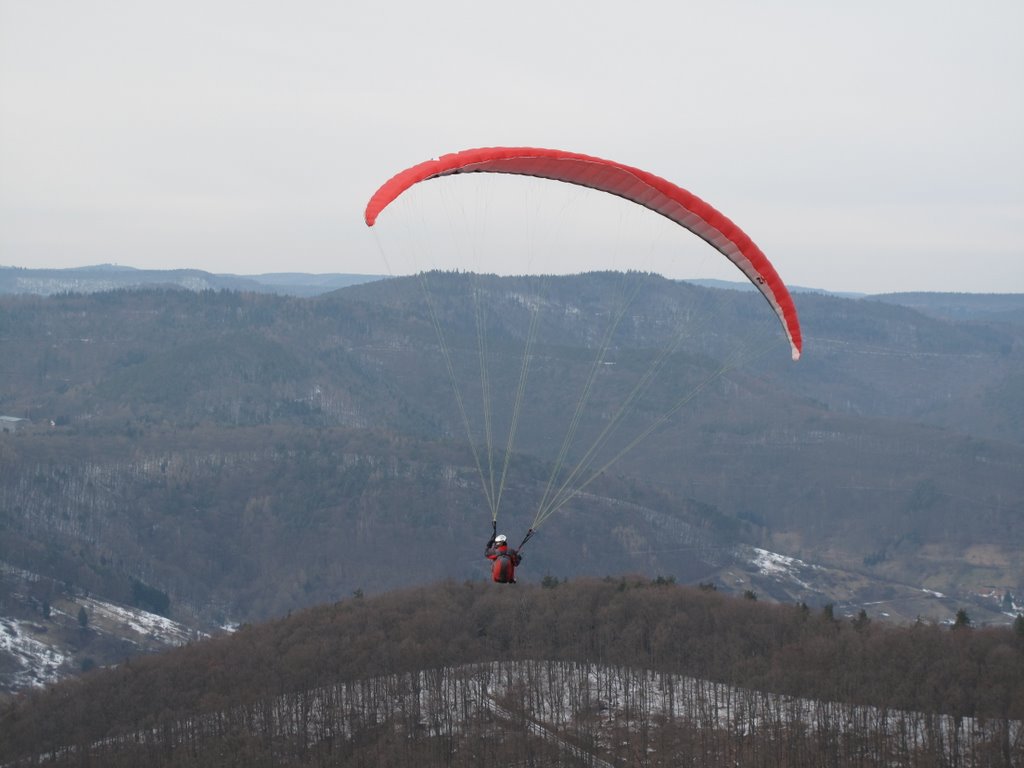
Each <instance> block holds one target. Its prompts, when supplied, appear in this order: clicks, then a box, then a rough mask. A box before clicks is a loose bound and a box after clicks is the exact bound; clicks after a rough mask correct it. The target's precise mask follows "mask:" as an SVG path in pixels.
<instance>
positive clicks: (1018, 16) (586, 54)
mask: <svg viewBox="0 0 1024 768" xmlns="http://www.w3.org/2000/svg"><path fill="white" fill-rule="evenodd" d="M1022 30H1024V3H1022V2H1021V1H1020V0H992V1H991V2H986V1H985V0H979V2H975V3H964V2H962V1H959V2H949V1H948V0H928V1H927V2H899V0H885V1H884V2H873V1H872V0H867V1H866V2H858V3H838V2H822V1H821V0H808V1H807V2H799V1H797V0H788V1H786V2H775V3H771V2H753V1H751V2H736V1H735V0H725V1H724V2H707V0H704V2H700V3H696V2H683V1H681V0H665V1H664V2H643V1H642V0H632V2H628V3H627V2H623V0H617V2H606V1H605V0H586V2H552V0H546V1H545V2H536V1H535V0H517V2H514V3H503V4H500V5H499V4H493V3H487V2H483V1H482V0H475V2H458V1H457V0H428V1H424V0H399V1H397V2H396V1H394V0H390V1H389V0H378V2H358V3H357V2H350V1H345V2H341V1H339V2H327V1H326V0H294V1H293V2H283V0H279V1H278V2H267V1H265V0H255V1H254V0H245V1H244V2H243V1H238V2H229V1H226V0H202V2H199V1H197V0H176V2H173V3H172V2H166V1H165V2H150V1H149V0H121V1H119V2H114V1H113V0H65V1H62V2H61V1H57V0H0V265H5V266H22V267H68V266H83V265H88V264H97V263H118V264H123V265H128V266H134V267H140V268H172V267H196V268H200V269H205V270H209V271H212V272H234V273H243V274H254V273H262V272H283V271H304V272H364V273H380V272H382V271H385V270H384V267H383V265H382V263H381V252H380V247H379V245H378V241H377V238H375V236H374V234H373V233H372V232H371V231H370V230H368V229H367V228H366V227H365V225H364V224H363V223H362V212H363V208H364V206H365V204H366V201H367V199H368V198H369V196H370V195H371V194H372V193H373V192H374V190H375V189H376V188H377V187H378V186H379V185H380V184H381V183H382V182H383V181H385V180H386V179H387V178H388V177H389V176H391V175H392V174H393V173H395V172H397V171H399V170H401V169H402V168H404V167H406V166H409V165H413V164H415V163H417V162H420V161H422V160H425V159H427V158H429V157H433V156H436V155H439V154H442V153H445V152H450V151H455V150H459V149H464V148H468V147H476V146H488V145H534V146H545V147H556V148H561V149H569V150H574V151H578V152H584V153H587V154H592V155H598V156H603V157H608V158H612V159H615V160H618V161H620V162H624V163H627V164H630V165H635V166H639V167H641V168H644V169H646V170H649V171H652V172H654V173H657V174H659V175H661V176H664V177H666V178H668V179H670V180H672V181H674V182H676V183H677V184H679V185H681V186H683V187H685V188H687V189H689V190H690V191H692V192H694V193H696V194H698V195H699V196H701V197H703V198H704V199H706V200H707V201H709V202H711V203H712V204H713V205H715V206H716V207H718V208H719V209H720V210H722V211H723V212H724V213H726V214H727V215H728V216H730V217H731V218H732V219H734V220H735V221H736V222H737V223H738V224H740V226H742V227H743V228H744V229H745V230H746V231H747V232H748V234H750V235H751V236H752V237H753V238H754V240H755V241H756V242H757V243H758V244H759V245H760V246H761V247H762V249H763V250H764V251H765V252H766V253H767V254H768V256H769V258H770V259H771V260H772V261H773V262H774V263H775V265H776V267H777V268H778V270H779V272H780V273H781V274H782V276H783V278H784V279H785V280H786V282H788V283H790V284H794V285H804V286H814V287H820V288H826V289H830V290H853V291H868V292H880V291H888V290H967V291H1013V292H1024V44H1022V43H1021V33H1022ZM491 178H492V179H493V178H494V177H491ZM449 181H451V182H459V181H462V179H452V180H449ZM441 183H442V182H437V184H441ZM423 186H424V187H426V186H427V185H423ZM455 189H456V191H455V192H454V194H456V195H458V194H475V192H473V191H472V190H474V189H476V187H472V186H466V187H464V188H455ZM417 192H418V193H421V194H422V195H424V196H429V195H431V194H433V192H432V191H431V190H426V189H423V190H417ZM620 205H625V203H621V201H620ZM584 207H585V206H584ZM645 213H646V212H645ZM401 215H402V211H400V210H398V211H387V212H385V215H384V216H382V217H381V220H380V221H379V223H378V225H377V227H376V228H375V229H383V228H384V227H385V226H386V225H389V224H391V225H395V224H396V223H397V221H398V220H399V218H400V217H401ZM388 216H390V217H391V218H390V219H389V218H388ZM603 216H604V214H601V213H597V214H594V216H592V217H591V218H592V219H600V218H602V217H603ZM649 216H650V217H651V218H652V219H658V217H657V216H655V215H654V214H649ZM583 221H584V223H583V224H581V225H578V226H581V227H586V217H584V220H583ZM652 226H654V225H652ZM683 234H686V233H683ZM689 237H690V238H691V239H695V238H692V236H689ZM585 242H586V237H585V236H584V233H581V235H580V243H581V244H582V243H585ZM700 245H701V246H702V247H703V248H705V249H706V248H708V246H706V245H704V244H702V243H701V244H700ZM390 247H391V246H389V248H390ZM683 251H685V253H683V256H682V258H683V259H684V263H685V259H687V258H689V255H688V254H689V251H686V249H683ZM681 252H682V251H681ZM501 258H503V257H500V256H495V259H496V261H495V264H494V269H495V271H516V269H517V267H516V266H515V265H512V264H504V263H502V262H500V259H501ZM696 261H697V262H698V263H699V264H698V266H699V265H703V264H704V263H707V262H708V261H714V259H696ZM729 275H732V276H733V277H734V278H735V279H740V276H739V273H738V272H735V270H733V271H732V272H730V273H728V274H727V275H725V276H729ZM683 276H686V274H685V273H684V275H683ZM691 276H700V275H698V274H693V275H691ZM717 276H722V275H717Z"/></svg>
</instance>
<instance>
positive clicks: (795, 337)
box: [365, 147, 803, 360]
mask: <svg viewBox="0 0 1024 768" xmlns="http://www.w3.org/2000/svg"><path fill="white" fill-rule="evenodd" d="M457 173H510V174H518V175H521V176H536V177H539V178H542V179H552V180H555V181H564V182H566V183H569V184H578V185H579V186H582V187H589V188H591V189H596V190H599V191H602V192H608V193H610V194H613V195H618V196H619V197H622V198H625V199H626V200H630V201H631V202H634V203H637V204H638V205H642V206H644V207H645V208H650V209H651V210H652V211H655V212H657V213H660V214H661V215H662V216H665V217H667V218H669V219H671V220H672V221H674V222H676V223H677V224H679V225H680V226H682V227H685V228H686V229H688V230H690V231H691V232H693V233H694V234H695V235H697V236H698V237H700V238H702V239H704V240H706V241H707V242H708V243H710V244H711V245H712V246H714V247H715V248H716V249H717V250H718V251H720V252H721V253H722V254H723V255H724V256H725V257H726V258H728V259H729V260H730V261H732V263H733V264H735V265H736V266H737V267H739V268H740V270H742V272H743V274H745V275H746V276H747V278H748V279H749V280H750V282H752V283H753V284H754V285H755V286H756V287H757V288H758V290H760V291H761V293H762V294H763V295H764V297H765V298H766V299H767V300H768V303H769V304H771V305H772V308H773V309H774V310H775V313H776V314H777V315H778V316H779V319H780V320H781V321H782V327H783V328H784V329H785V331H786V335H787V337H788V338H789V342H790V346H791V347H792V352H793V359H794V360H797V359H799V357H800V350H801V348H802V346H803V341H802V337H801V334H800V322H799V320H798V318H797V314H796V307H795V306H794V305H793V299H792V297H791V296H790V295H789V290H788V289H787V288H786V286H785V284H784V283H783V282H782V279H781V278H780V277H779V274H778V272H776V271H775V267H773V266H772V264H771V262H770V261H768V257H767V256H765V255H764V253H763V252H762V251H761V249H760V248H758V247H757V245H755V244H754V241H753V240H751V239H750V237H748V236H747V234H746V233H745V232H744V231H743V230H741V229H740V228H739V227H738V226H736V225H735V224H734V223H733V222H732V221H731V220H730V219H729V218H728V217H726V216H725V215H723V214H722V213H719V212H718V211H717V210H716V209H715V208H714V207H712V206H711V205H709V204H708V203H706V202H704V201H703V200H701V199H700V198H699V197H697V196H696V195H693V194H691V193H690V192H687V191H686V190H685V189H683V188H682V187H678V186H676V185H675V184H673V183H672V182H670V181H666V180H665V179H663V178H661V177H659V176H655V175H654V174H651V173H648V172H646V171H642V170H640V169H639V168H633V167H631V166H628V165H623V164H621V163H616V162H614V161H612V160H602V159H601V158H598V157H591V156H589V155H581V154H578V153H575V152H563V151H561V150H557V149H538V148H533V147H484V148H480V149H467V150H464V151H462V152H456V153H454V154H450V155H442V156H441V157H440V158H438V159H436V160H428V161H426V162H425V163H420V164H419V165H415V166H413V167H412V168H408V169H406V170H404V171H402V172H401V173H399V174H397V175H396V176H395V177H393V178H392V179H390V180H389V181H388V182H386V183H385V184H384V185H383V186H382V187H381V188H380V189H378V190H377V192H376V193H375V194H374V195H373V197H371V198H370V202H369V204H368V205H367V206H366V213H365V219H366V224H367V226H370V227H372V226H373V224H374V222H376V220H377V217H378V216H379V215H380V213H381V211H383V210H384V209H385V208H386V207H387V206H388V205H389V204H390V203H391V202H392V201H393V200H394V199H395V198H397V197H398V196H399V195H401V194H402V193H403V192H404V191H405V190H407V189H408V188H409V187H411V186H412V185H413V184H416V183H418V182H421V181H426V180H427V179H435V178H438V177H439V176H449V175H452V174H457Z"/></svg>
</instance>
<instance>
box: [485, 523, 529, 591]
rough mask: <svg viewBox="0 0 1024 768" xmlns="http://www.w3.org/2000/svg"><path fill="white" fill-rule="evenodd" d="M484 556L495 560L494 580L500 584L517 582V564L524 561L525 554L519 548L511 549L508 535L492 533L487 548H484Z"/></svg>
mask: <svg viewBox="0 0 1024 768" xmlns="http://www.w3.org/2000/svg"><path fill="white" fill-rule="evenodd" d="M484 557H486V558H487V559H488V560H490V561H492V562H493V565H492V566H491V579H492V580H494V581H496V582H497V583H499V584H515V583H516V566H518V565H519V564H520V563H521V562H522V561H523V556H522V555H520V554H519V551H518V550H515V549H509V546H508V536H506V535H505V534H504V533H499V534H498V535H497V536H494V535H492V536H491V539H490V540H489V541H488V542H487V549H486V550H484Z"/></svg>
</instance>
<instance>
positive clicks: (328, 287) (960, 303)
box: [0, 264, 1024, 322]
mask: <svg viewBox="0 0 1024 768" xmlns="http://www.w3.org/2000/svg"><path fill="white" fill-rule="evenodd" d="M386 277H387V275H375V274H354V273H323V274H313V273H305V272H270V273H265V274H256V275H237V274H222V273H212V272H206V271H203V270H200V269H137V268H134V267H128V266H122V265H117V264H98V265H95V266H87V267H72V268H65V269H37V268H28V267H5V266H0V295H3V294H10V295H17V294H34V295H39V296H51V295H53V294H55V293H97V292H100V291H110V290H117V289H125V288H145V287H151V288H160V287H173V286H177V287H179V288H182V289H185V290H190V291H201V290H230V291H252V292H255V293H274V294H279V295H282V296H318V295H320V294H322V293H328V292H330V291H335V290H338V289H339V288H345V287H348V286H351V285H359V284H361V283H366V282H373V281H376V280H382V279H385V278H386ZM685 282H688V283H690V284H692V285H699V286H702V287H705V288H717V289H722V290H736V291H754V290H756V289H755V288H754V286H753V285H751V284H750V283H749V282H748V281H731V280H711V279H708V280H704V279H696V280H687V281H685ZM789 288H790V291H791V292H793V293H794V294H822V295H828V296H836V297H840V298H848V299H870V300H872V301H881V302H885V303H888V304H897V305H900V306H904V307H910V308H912V309H917V310H919V311H921V312H924V313H926V314H930V315H934V316H940V317H946V318H949V319H957V320H964V319H972V318H976V319H983V320H1010V321H1013V322H1024V293H956V292H948V291H936V292H926V291H913V292H896V293H881V294H869V293H863V292H852V291H826V290H823V289H820V288H809V287H806V286H796V285H791V286H789Z"/></svg>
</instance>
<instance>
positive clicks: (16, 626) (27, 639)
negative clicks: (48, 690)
mask: <svg viewBox="0 0 1024 768" xmlns="http://www.w3.org/2000/svg"><path fill="white" fill-rule="evenodd" d="M39 629H40V627H39V626H38V625H37V624H35V623H33V622H28V621H19V620H18V619H4V618H0V652H3V653H6V654H7V655H8V656H9V657H10V658H11V659H13V660H14V665H15V670H14V672H13V674H10V675H8V676H7V677H8V679H9V681H10V687H12V688H30V687H35V686H43V685H46V684H47V683H53V682H56V681H57V680H59V679H60V678H61V677H62V676H63V672H62V670H61V667H62V666H63V665H64V664H65V663H66V662H67V661H68V660H69V659H70V657H69V656H66V655H65V654H63V653H61V652H60V651H59V650H57V649H56V648H54V647H52V646H51V645H49V644H47V643H45V642H43V641H42V640H39V639H37V638H36V635H37V634H38V632H39Z"/></svg>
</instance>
